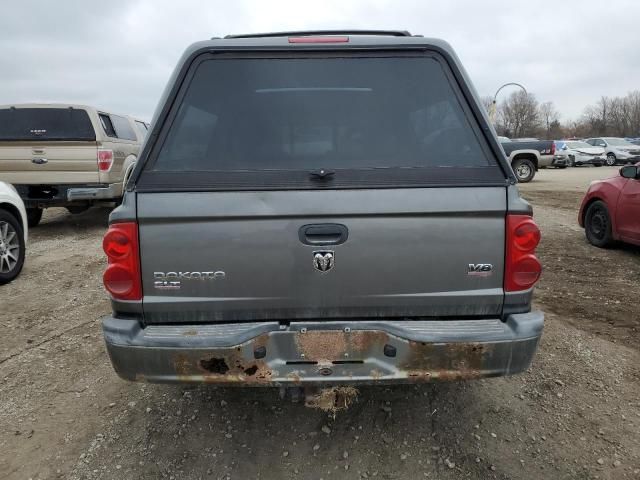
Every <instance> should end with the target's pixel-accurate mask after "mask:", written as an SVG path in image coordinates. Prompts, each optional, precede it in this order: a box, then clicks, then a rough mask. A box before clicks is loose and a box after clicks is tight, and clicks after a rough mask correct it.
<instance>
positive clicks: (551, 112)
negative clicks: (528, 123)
mask: <svg viewBox="0 0 640 480" xmlns="http://www.w3.org/2000/svg"><path fill="white" fill-rule="evenodd" d="M559 117H560V114H559V113H558V111H557V110H556V107H555V105H554V104H553V102H544V103H543V104H541V105H540V120H541V121H542V126H543V128H544V134H545V136H546V137H547V138H552V137H553V136H554V135H552V127H553V129H554V130H555V131H556V132H554V133H555V134H556V135H557V130H558V129H559V127H560V121H559Z"/></svg>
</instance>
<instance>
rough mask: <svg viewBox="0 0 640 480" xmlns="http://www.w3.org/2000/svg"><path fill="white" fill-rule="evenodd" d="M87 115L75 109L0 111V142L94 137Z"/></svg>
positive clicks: (90, 138) (12, 109)
mask: <svg viewBox="0 0 640 480" xmlns="http://www.w3.org/2000/svg"><path fill="white" fill-rule="evenodd" d="M95 139H96V134H95V132H94V130H93V125H92V124H91V120H90V119H89V115H88V114H87V112H86V111H85V110H80V109H77V108H8V109H2V110H0V141H6V140H22V141H24V140H47V141H48V140H87V141H90V140H95Z"/></svg>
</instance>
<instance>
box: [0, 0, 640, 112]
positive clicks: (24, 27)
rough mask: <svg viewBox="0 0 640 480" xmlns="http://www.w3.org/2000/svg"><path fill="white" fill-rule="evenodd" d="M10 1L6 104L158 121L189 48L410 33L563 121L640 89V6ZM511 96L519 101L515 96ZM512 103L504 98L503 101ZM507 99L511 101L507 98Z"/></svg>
mask: <svg viewBox="0 0 640 480" xmlns="http://www.w3.org/2000/svg"><path fill="white" fill-rule="evenodd" d="M524 5H525V2H520V1H491V0H481V1H477V0H469V1H455V0H449V1H444V0H436V1H427V0H423V1H420V0H415V1H412V0H406V1H403V0H395V1H392V0H366V1H351V0H349V1H347V0H322V1H321V0H318V1H315V2H312V1H302V0H298V1H259V0H253V1H238V0H226V1H214V0H202V1H199V0H175V1H163V0H155V1H152V0H130V1H127V0H107V1H98V0H64V1H62V0H20V1H18V0H15V1H13V0H2V6H1V8H0V104H6V103H18V102H32V101H62V102H74V103H86V104H90V105H95V106H97V107H100V108H104V109H107V110H111V111H113V112H114V113H128V114H132V115H135V116H139V117H142V118H145V119H150V118H151V115H152V113H153V111H154V109H155V107H156V102H157V100H158V97H159V95H160V93H161V91H162V89H163V88H164V85H165V83H166V81H167V79H168V76H169V74H170V73H171V71H172V70H173V67H174V66H175V63H176V61H177V60H178V58H179V56H180V54H181V53H182V51H183V50H184V49H185V47H186V46H187V45H188V44H190V43H192V42H194V41H198V40H203V39H206V38H209V37H212V36H224V35H226V34H229V33H248V32H263V31H277V30H290V29H319V28H331V29H335V28H375V29H403V30H405V29H406V30H409V31H411V32H412V33H419V34H423V35H425V36H432V37H439V38H443V39H445V40H447V41H448V42H449V43H451V44H452V45H453V47H454V48H455V49H456V51H457V53H458V55H459V56H460V58H461V59H462V62H463V63H464V65H465V67H466V68H467V70H468V72H469V74H470V75H471V78H472V80H473V82H474V83H475V86H476V88H477V90H478V91H479V92H480V94H481V95H493V93H494V92H495V90H496V89H497V88H498V87H499V86H500V85H501V84H503V83H505V82H519V83H522V84H523V85H525V87H526V88H527V89H528V90H529V91H530V92H531V93H534V94H535V95H536V97H537V98H538V100H540V101H553V102H554V103H555V104H556V107H557V108H558V110H560V112H561V114H562V118H563V120H567V119H573V118H575V117H577V116H579V115H580V114H581V113H582V111H583V109H584V107H585V105H587V104H589V103H593V102H595V101H596V100H597V99H598V98H599V97H600V96H601V95H608V96H615V95H625V94H626V93H627V92H628V91H630V90H634V89H640V1H637V0H611V1H609V2H606V4H603V2H600V1H594V0H582V1H577V0H576V1H569V0H564V1H558V0H555V1H539V2H536V1H529V2H526V7H525V6H524ZM504 93H505V95H508V93H510V92H509V91H508V90H505V91H504ZM501 97H502V94H501ZM503 98H504V97H503Z"/></svg>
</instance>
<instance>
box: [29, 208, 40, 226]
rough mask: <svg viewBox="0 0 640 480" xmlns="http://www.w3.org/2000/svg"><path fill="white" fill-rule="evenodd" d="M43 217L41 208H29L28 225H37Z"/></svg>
mask: <svg viewBox="0 0 640 480" xmlns="http://www.w3.org/2000/svg"><path fill="white" fill-rule="evenodd" d="M41 218H42V209H41V208H27V225H29V227H31V228H33V227H37V226H38V224H39V223H40V219H41Z"/></svg>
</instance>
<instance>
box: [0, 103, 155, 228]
mask: <svg viewBox="0 0 640 480" xmlns="http://www.w3.org/2000/svg"><path fill="white" fill-rule="evenodd" d="M147 127H148V124H146V123H145V122H142V121H140V120H135V119H133V118H130V117H126V116H120V115H114V114H112V113H107V112H104V111H101V110H97V109H95V108H93V107H87V106H82V105H67V104H64V105H63V104H24V105H10V106H0V180H2V181H5V182H9V183H12V184H13V185H14V186H15V187H16V189H17V191H18V193H19V194H20V197H21V198H22V200H23V201H24V203H25V205H26V207H27V215H28V218H29V226H31V227H34V226H36V225H37V224H38V223H39V222H40V219H41V217H42V209H43V208H47V207H67V209H68V210H69V211H70V212H72V213H77V212H81V211H83V210H86V209H87V208H89V207H90V206H91V205H94V204H96V203H100V202H119V201H120V199H121V198H122V192H123V191H124V185H125V184H126V182H127V179H128V176H129V175H130V174H131V172H132V171H133V167H134V165H135V163H136V158H137V156H138V153H139V150H140V145H141V142H142V140H143V138H144V133H143V132H144V131H145V130H146V128H147Z"/></svg>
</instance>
